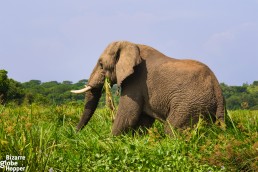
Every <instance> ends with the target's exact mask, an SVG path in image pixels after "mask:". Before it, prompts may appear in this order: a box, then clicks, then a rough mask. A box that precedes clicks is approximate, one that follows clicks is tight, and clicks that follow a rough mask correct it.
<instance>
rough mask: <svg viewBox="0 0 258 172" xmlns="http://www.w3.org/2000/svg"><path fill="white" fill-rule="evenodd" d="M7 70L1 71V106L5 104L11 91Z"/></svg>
mask: <svg viewBox="0 0 258 172" xmlns="http://www.w3.org/2000/svg"><path fill="white" fill-rule="evenodd" d="M7 73H8V72H7V71H6V70H0V104H2V103H5V102H6V99H7V92H8V89H9V80H8V76H7Z"/></svg>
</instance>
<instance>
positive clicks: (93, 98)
mask: <svg viewBox="0 0 258 172" xmlns="http://www.w3.org/2000/svg"><path fill="white" fill-rule="evenodd" d="M101 93H102V87H100V88H91V89H90V90H88V91H87V92H86V96H85V98H86V104H85V107H84V112H83V115H82V117H81V120H80V122H79V124H78V125H77V131H80V130H81V129H82V128H83V127H84V126H85V125H86V124H87V123H88V122H89V120H90V118H91V117H92V115H93V113H94V112H95V110H96V108H97V106H98V102H99V99H100V97H101Z"/></svg>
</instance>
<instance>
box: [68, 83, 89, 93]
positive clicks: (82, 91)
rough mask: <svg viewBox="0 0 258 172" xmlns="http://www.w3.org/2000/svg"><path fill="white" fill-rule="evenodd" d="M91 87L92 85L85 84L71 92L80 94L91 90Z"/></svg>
mask: <svg viewBox="0 0 258 172" xmlns="http://www.w3.org/2000/svg"><path fill="white" fill-rule="evenodd" d="M91 89H92V87H91V86H89V85H88V86H87V85H85V88H83V89H80V90H71V92H72V93H75V94H80V93H85V92H87V91H90V90H91Z"/></svg>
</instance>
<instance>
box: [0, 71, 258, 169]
mask: <svg viewBox="0 0 258 172" xmlns="http://www.w3.org/2000/svg"><path fill="white" fill-rule="evenodd" d="M86 83H87V80H81V81H79V82H78V83H75V84H73V83H72V82H70V81H64V82H62V83H59V82H57V81H51V82H45V83H42V82H41V81H39V80H31V81H29V82H25V83H19V82H17V81H14V80H13V79H9V78H8V77H7V72H6V71H4V70H0V95H1V97H0V167H1V161H3V160H5V159H6V155H13V156H25V157H26V158H25V160H19V161H18V163H19V166H21V167H26V170H27V171H258V111H257V110H255V109H257V104H258V103H257V102H258V81H254V82H253V84H250V85H248V84H244V85H243V86H227V85H226V84H221V87H222V89H223V92H224V95H225V98H226V100H227V107H228V109H238V110H230V111H228V112H229V117H230V118H228V119H229V120H228V121H227V128H226V130H225V129H222V128H220V127H218V126H216V125H211V126H208V125H205V124H204V122H203V121H200V122H199V123H198V124H197V125H196V126H195V127H194V128H192V129H187V130H184V131H182V132H177V131H175V133H176V135H175V137H172V138H171V137H170V136H166V135H165V134H164V132H163V124H162V123H160V122H158V121H156V122H155V124H154V126H153V127H152V128H151V129H150V130H149V131H148V133H147V134H146V135H139V134H136V135H132V134H131V133H129V134H126V135H123V136H119V137H113V136H112V135H111V126H112V116H113V115H114V111H113V110H112V108H111V109H109V108H105V107H104V106H103V105H104V104H105V96H102V99H101V103H100V105H99V108H98V109H97V110H96V112H95V114H94V115H93V117H92V119H91V120H90V122H89V123H88V125H87V126H86V127H85V129H83V130H82V131H81V132H79V133H76V131H75V126H76V124H77V122H78V121H79V119H80V116H81V114H82V111H83V104H84V95H83V94H82V95H74V94H71V93H70V92H69V91H70V90H72V89H78V88H82V87H83V86H84V85H85V84H86ZM106 84H108V82H106ZM105 88H106V90H107V92H108V91H109V88H110V87H109V85H105ZM114 91H115V89H113V90H112V94H113V95H114ZM112 94H111V92H110V91H109V92H108V96H106V97H107V98H106V99H108V100H107V102H108V101H111V100H112V99H110V98H112V97H111V95H112ZM117 101H118V96H115V104H117ZM108 103H110V102H108ZM111 103H112V101H111ZM1 104H2V105H1ZM111 107H112V106H111ZM1 170H2V169H0V171H1Z"/></svg>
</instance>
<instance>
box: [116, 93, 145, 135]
mask: <svg viewBox="0 0 258 172" xmlns="http://www.w3.org/2000/svg"><path fill="white" fill-rule="evenodd" d="M139 102H141V101H140V100H139V99H137V98H134V99H132V98H130V97H128V96H127V95H124V96H122V97H121V98H120V101H119V106H118V110H117V115H116V117H115V120H114V123H113V127H112V134H113V135H120V134H122V133H124V132H127V131H128V130H130V129H134V128H135V126H136V125H137V122H138V119H139V116H140V114H141V105H140V104H139Z"/></svg>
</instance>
